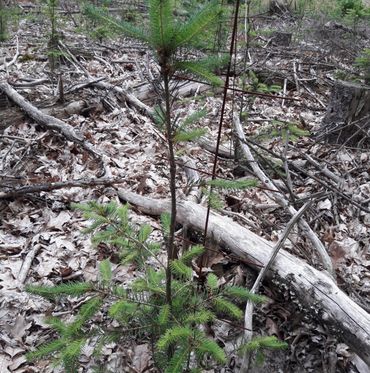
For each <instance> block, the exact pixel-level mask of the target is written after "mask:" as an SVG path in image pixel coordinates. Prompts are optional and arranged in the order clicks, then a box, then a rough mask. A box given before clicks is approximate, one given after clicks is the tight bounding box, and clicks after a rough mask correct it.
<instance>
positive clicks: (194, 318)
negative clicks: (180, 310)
mask: <svg viewBox="0 0 370 373" xmlns="http://www.w3.org/2000/svg"><path fill="white" fill-rule="evenodd" d="M215 318H216V315H215V314H214V313H213V312H211V311H209V310H200V311H198V312H195V313H193V314H190V315H189V316H187V317H186V318H185V322H186V323H190V324H196V325H201V324H205V323H207V322H209V321H212V320H214V319H215Z"/></svg>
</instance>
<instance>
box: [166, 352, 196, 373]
mask: <svg viewBox="0 0 370 373" xmlns="http://www.w3.org/2000/svg"><path fill="white" fill-rule="evenodd" d="M189 352H190V351H189V347H188V346H183V347H180V348H179V349H178V350H177V351H176V352H175V354H174V355H173V356H172V358H171V360H170V361H169V363H168V366H167V368H166V370H165V372H166V373H179V372H182V371H183V368H184V365H185V363H186V361H187V359H188V357H189Z"/></svg>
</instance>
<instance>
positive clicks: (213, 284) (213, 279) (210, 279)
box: [207, 273, 218, 290]
mask: <svg viewBox="0 0 370 373" xmlns="http://www.w3.org/2000/svg"><path fill="white" fill-rule="evenodd" d="M217 282H218V278H217V276H216V275H215V274H214V273H208V275H207V286H208V287H209V288H210V289H211V290H216V289H217V287H218V286H217Z"/></svg>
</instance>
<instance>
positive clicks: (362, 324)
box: [118, 189, 370, 365]
mask: <svg viewBox="0 0 370 373" xmlns="http://www.w3.org/2000/svg"><path fill="white" fill-rule="evenodd" d="M118 196H119V198H120V199H121V200H122V201H125V202H129V203H130V204H132V205H135V206H137V207H138V208H139V209H140V210H141V211H142V212H144V213H147V214H150V215H160V214H162V213H163V212H168V211H170V201H169V200H156V199H152V198H148V197H143V196H141V195H138V194H136V193H132V192H130V191H126V190H122V189H121V190H119V191H118ZM206 213H207V210H206V208H204V207H202V206H200V205H197V204H195V203H193V202H190V201H180V202H178V206H177V221H178V222H179V223H181V224H186V225H188V226H190V227H192V228H194V229H197V230H200V231H203V229H204V224H205V219H206ZM207 235H208V236H209V237H211V238H212V239H213V240H215V241H216V242H217V243H219V244H220V246H221V247H227V248H228V249H229V250H231V251H232V252H233V253H234V254H235V255H237V256H238V257H240V258H241V259H243V260H245V261H247V262H248V263H249V265H250V266H251V267H252V268H254V269H257V270H259V269H260V268H261V266H265V265H266V264H267V262H268V260H269V258H270V256H271V251H272V249H273V246H274V245H273V243H271V242H268V241H266V240H264V239H263V238H261V237H259V236H257V235H256V234H254V233H253V232H251V231H249V230H248V229H246V228H244V227H241V226H240V225H239V224H237V223H235V222H233V221H232V220H231V219H229V218H227V217H224V216H221V215H218V214H216V213H213V212H212V213H211V215H210V219H209V225H208V231H207ZM268 277H269V278H270V279H273V280H274V281H276V282H277V284H279V285H285V286H289V288H290V289H291V290H292V291H293V292H294V293H295V295H296V297H297V298H298V300H299V301H300V302H301V304H302V305H303V306H305V308H306V309H309V310H310V311H311V313H312V312H313V313H314V314H315V315H316V316H317V317H318V318H319V319H320V320H322V321H323V322H325V323H326V324H328V325H330V326H331V328H332V330H333V332H335V333H336V334H337V336H338V337H339V338H340V339H342V340H343V341H344V342H345V343H346V344H347V345H348V346H350V348H351V349H352V350H353V351H354V352H355V353H356V354H357V355H359V356H360V357H361V358H362V359H363V360H364V361H365V362H366V363H367V364H369V365H370V315H369V314H368V313H367V312H366V311H365V310H363V309H362V308H361V307H360V306H359V305H358V304H356V303H355V302H354V301H353V300H352V299H350V298H349V297H348V296H347V295H346V294H345V293H344V292H343V291H342V290H340V289H339V288H338V286H337V285H336V284H335V283H334V282H333V280H332V279H331V278H330V277H329V276H327V275H326V274H325V273H323V272H320V271H318V270H317V269H315V268H313V267H312V266H310V265H308V264H307V263H305V262H304V261H303V260H301V259H298V258H296V257H295V256H293V255H291V254H289V253H288V252H287V251H285V250H280V252H279V254H278V255H277V257H276V259H275V261H274V263H273V264H272V266H271V269H270V271H269V272H268Z"/></svg>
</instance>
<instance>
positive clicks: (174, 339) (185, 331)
mask: <svg viewBox="0 0 370 373" xmlns="http://www.w3.org/2000/svg"><path fill="white" fill-rule="evenodd" d="M192 335H193V330H192V329H190V328H185V327H181V326H176V327H174V328H171V329H167V331H166V333H164V334H163V335H162V336H161V337H160V338H159V340H158V342H157V347H158V348H159V349H160V350H161V351H165V350H167V348H168V347H169V346H170V345H172V344H174V343H179V342H184V341H186V340H187V339H188V338H191V337H192Z"/></svg>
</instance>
